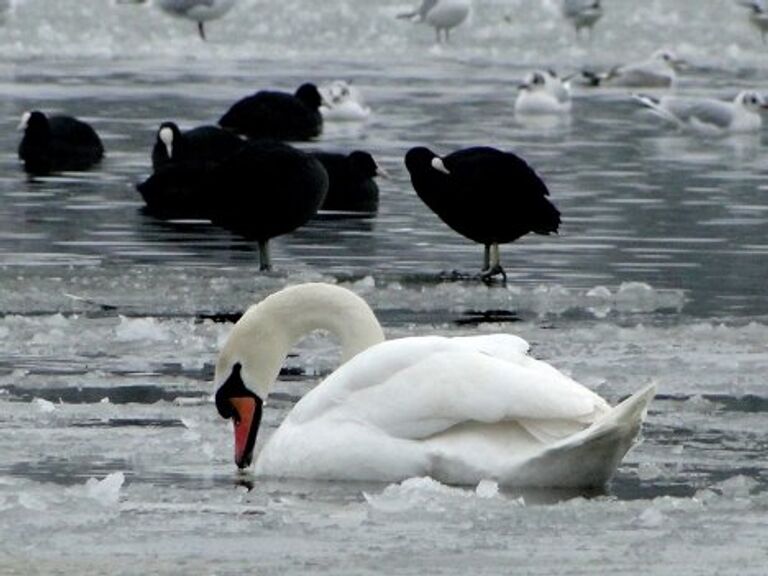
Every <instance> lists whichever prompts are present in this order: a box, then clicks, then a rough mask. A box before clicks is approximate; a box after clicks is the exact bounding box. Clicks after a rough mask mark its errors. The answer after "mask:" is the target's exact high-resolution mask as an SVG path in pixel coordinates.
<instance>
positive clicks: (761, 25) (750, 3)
mask: <svg viewBox="0 0 768 576" xmlns="http://www.w3.org/2000/svg"><path fill="white" fill-rule="evenodd" d="M739 3H740V4H741V5H742V6H744V7H746V8H749V21H750V22H751V23H752V25H753V26H754V27H755V28H757V29H758V30H759V31H760V34H762V37H763V42H766V39H768V4H766V2H765V0H740V2H739Z"/></svg>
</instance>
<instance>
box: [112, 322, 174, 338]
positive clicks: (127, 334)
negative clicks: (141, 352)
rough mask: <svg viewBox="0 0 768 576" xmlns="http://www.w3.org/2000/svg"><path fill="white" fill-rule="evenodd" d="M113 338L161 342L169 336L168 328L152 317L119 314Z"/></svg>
mask: <svg viewBox="0 0 768 576" xmlns="http://www.w3.org/2000/svg"><path fill="white" fill-rule="evenodd" d="M115 338H116V339H117V340H121V341H128V342H132V341H137V340H151V341H157V342H162V341H165V340H168V339H169V338H170V333H169V331H168V328H166V327H165V326H163V325H162V324H161V323H160V322H158V321H157V320H155V319H154V318H126V317H125V316H120V324H118V326H117V327H116V328H115Z"/></svg>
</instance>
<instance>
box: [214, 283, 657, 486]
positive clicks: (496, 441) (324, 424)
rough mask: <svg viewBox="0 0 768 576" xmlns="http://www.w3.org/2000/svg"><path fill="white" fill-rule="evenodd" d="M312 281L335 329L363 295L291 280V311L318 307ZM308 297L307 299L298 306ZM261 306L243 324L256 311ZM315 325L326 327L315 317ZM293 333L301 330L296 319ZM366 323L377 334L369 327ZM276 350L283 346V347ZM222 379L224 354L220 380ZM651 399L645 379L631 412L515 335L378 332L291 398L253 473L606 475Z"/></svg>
mask: <svg viewBox="0 0 768 576" xmlns="http://www.w3.org/2000/svg"><path fill="white" fill-rule="evenodd" d="M313 286H314V287H318V288H317V290H319V291H320V292H323V293H324V295H325V296H326V297H329V298H330V300H331V307H332V308H334V309H335V313H334V314H333V315H332V316H333V317H330V316H329V318H328V320H329V322H331V323H333V324H335V327H336V329H338V328H339V326H340V323H339V302H341V301H343V300H344V298H345V296H346V295H349V297H350V301H351V302H352V303H353V306H352V309H353V310H354V309H356V307H357V306H358V305H359V302H362V301H361V300H360V299H359V298H358V297H357V296H354V295H352V294H351V293H349V292H348V291H346V290H344V289H342V288H338V287H322V286H323V285H303V287H294V288H291V289H289V290H293V297H292V298H291V301H292V304H293V306H292V307H291V316H292V317H293V318H296V317H300V316H301V314H302V313H303V310H304V309H306V310H308V311H317V309H318V306H319V305H321V301H322V300H323V298H322V297H321V298H319V299H318V298H317V297H316V295H317V293H316V292H315V291H314V289H313V288H312V287H313ZM297 290H298V291H297ZM279 295H280V293H278V294H277V296H279ZM302 295H303V296H307V297H308V298H309V300H310V301H311V304H310V305H309V306H307V307H306V308H296V306H297V305H298V304H299V303H300V302H301V301H302V298H301V297H300V296H302ZM297 296H299V297H297ZM270 298H275V296H272V297H270ZM355 299H356V300H355ZM272 308H274V306H273V307H272ZM256 309H257V310H256V312H254V313H251V312H249V314H251V316H250V319H249V320H247V321H246V323H247V324H250V323H251V322H252V320H253V319H254V318H257V319H258V318H259V316H260V313H259V311H258V305H257V307H256ZM286 311H287V310H286ZM357 312H359V310H358V311H357ZM262 319H263V318H262ZM241 322H242V320H241ZM281 322H282V320H281ZM299 323H300V322H299ZM310 324H311V325H313V326H315V327H320V326H317V319H315V320H313V321H312V322H310ZM276 325H278V324H277V323H274V324H272V325H271V326H270V330H274V328H275V326H276ZM241 328H242V327H241ZM325 328H326V329H331V330H333V329H334V328H333V327H331V326H325ZM341 329H342V330H343V329H344V328H341ZM288 331H289V333H290V334H291V338H296V337H297V333H298V328H297V327H296V326H293V327H289V328H288ZM364 332H367V333H370V334H373V330H372V327H371V326H369V327H368V328H367V329H366V330H365V331H364ZM245 333H248V334H250V336H255V335H256V332H255V331H253V330H252V329H250V328H249V329H248V330H246V331H243V330H242V329H241V330H240V331H239V335H242V334H245ZM269 333H270V332H266V333H265V334H269ZM340 340H341V341H342V342H343V341H344V335H343V334H342V335H341V337H340ZM371 340H375V338H371ZM241 346H242V347H241ZM258 346H260V344H257V343H256V342H254V347H258ZM280 348H281V349H285V350H286V352H287V349H286V348H285V346H284V345H282V344H281V346H280ZM225 349H228V351H227V355H229V356H232V354H233V353H234V356H236V357H237V358H238V361H239V362H242V363H243V373H245V372H246V369H247V368H248V365H249V363H250V361H251V360H253V359H254V358H255V357H251V356H250V352H248V348H247V347H246V346H245V343H244V342H242V341H240V340H238V339H237V337H236V342H234V343H233V342H232V338H230V341H229V342H228V343H227V345H226V346H225ZM281 353H282V352H281ZM283 358H284V355H283V357H282V358H281V361H282V359H283ZM231 362H232V358H230V359H228V360H227V361H226V362H224V365H231ZM224 378H226V369H225V368H223V367H221V362H220V366H217V381H221V380H223V379H224ZM245 383H246V386H248V387H249V388H251V389H253V390H254V391H257V390H262V389H263V388H262V386H261V385H260V384H258V383H255V382H253V383H250V384H249V381H248V378H247V377H246V378H245ZM651 397H652V390H650V389H646V390H644V391H643V392H641V393H639V394H638V395H636V396H634V397H632V398H631V399H630V400H631V402H630V404H631V406H632V409H631V410H630V409H627V408H626V407H624V408H622V406H624V405H620V406H619V407H616V408H614V409H612V408H611V407H610V406H609V405H608V404H607V403H606V402H605V400H603V399H602V398H600V397H599V396H597V395H596V394H594V393H593V392H591V391H590V390H588V389H587V388H585V387H584V386H582V385H580V384H578V383H577V382H575V381H574V380H572V379H571V378H569V377H567V376H565V375H564V374H562V373H561V372H559V371H558V370H556V369H555V368H554V367H552V366H550V365H549V364H546V363H544V362H541V361H539V360H536V359H534V358H532V357H530V356H529V355H528V344H527V343H526V342H525V340H523V339H521V338H518V337H517V336H512V335H507V334H497V335H483V336H475V337H458V338H445V337H440V336H425V337H411V338H402V339H397V340H390V341H385V342H379V343H374V344H372V345H370V346H368V347H367V348H366V349H364V350H362V351H359V352H357V353H356V354H353V355H352V357H351V358H350V359H349V360H348V361H347V362H346V363H344V364H343V365H342V366H341V367H339V368H338V369H337V370H336V371H335V372H333V373H332V374H331V375H330V376H328V377H327V378H326V379H325V380H323V381H322V382H321V383H320V384H318V385H317V386H316V387H315V388H314V389H313V390H311V391H310V392H309V393H307V394H306V395H305V396H304V397H303V398H302V399H301V400H300V401H299V402H298V403H297V404H296V405H295V407H294V408H293V409H292V410H291V411H290V413H289V414H288V416H287V417H286V418H285V420H284V421H283V423H282V424H281V425H280V426H279V428H278V429H277V430H276V431H275V432H274V433H273V434H272V436H271V437H270V438H269V439H268V440H267V442H266V443H265V445H264V447H263V449H262V450H261V452H260V453H259V454H258V456H257V460H256V465H255V472H256V474H257V475H265V476H278V477H305V478H306V477H308V478H317V479H346V480H376V481H397V480H402V479H405V478H408V477H411V476H423V475H430V476H432V477H434V478H436V479H437V480H440V481H442V482H447V483H460V484H465V483H477V482H479V481H480V480H482V479H493V480H496V481H497V482H499V483H500V484H502V485H531V484H533V485H539V486H583V485H599V484H602V483H605V482H606V481H607V480H608V479H609V478H610V476H611V475H612V473H613V471H614V470H615V468H616V466H617V464H618V462H619V461H620V460H621V458H622V457H623V455H624V454H625V453H626V451H627V450H628V449H629V448H630V447H631V445H632V443H633V441H634V438H635V436H636V434H637V432H638V430H639V427H640V423H641V422H642V418H643V411H644V409H645V406H646V405H647V403H648V402H649V401H650V399H651ZM617 411H620V412H617ZM584 462H590V463H591V464H590V466H585V465H583V464H582V463H584Z"/></svg>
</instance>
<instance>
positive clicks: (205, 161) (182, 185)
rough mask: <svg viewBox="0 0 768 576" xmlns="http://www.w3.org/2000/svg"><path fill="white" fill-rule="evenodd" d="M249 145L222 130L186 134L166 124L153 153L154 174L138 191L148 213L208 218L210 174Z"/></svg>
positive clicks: (201, 128) (206, 128) (213, 128)
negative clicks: (244, 146)
mask: <svg viewBox="0 0 768 576" xmlns="http://www.w3.org/2000/svg"><path fill="white" fill-rule="evenodd" d="M244 144H245V142H244V141H243V140H241V139H240V138H238V137H237V136H235V135H234V134H232V133H231V132H227V131H226V130H222V129H221V128H219V127H218V126H199V127H197V128H193V129H191V130H187V131H185V132H182V131H181V130H179V127H178V126H177V125H176V124H175V123H173V122H163V123H162V124H161V125H160V128H159V129H158V131H157V136H156V139H155V145H154V147H153V149H152V167H153V168H154V173H153V174H152V175H151V176H150V177H149V178H147V179H146V180H145V181H144V182H142V183H141V184H139V185H138V186H137V187H136V189H137V190H138V191H139V193H140V194H141V196H142V198H143V199H144V202H145V203H146V205H147V212H149V213H150V214H152V215H153V216H157V217H160V218H175V219H186V218H195V219H198V218H207V217H208V213H209V207H208V203H209V196H211V195H212V194H214V195H215V192H211V190H210V187H209V182H208V180H209V172H210V171H211V170H213V169H215V168H216V166H218V165H219V164H220V163H221V162H223V161H224V160H226V159H227V158H229V157H230V156H232V155H233V154H235V153H236V152H237V151H238V150H239V149H240V148H241V147H242V146H243V145H244Z"/></svg>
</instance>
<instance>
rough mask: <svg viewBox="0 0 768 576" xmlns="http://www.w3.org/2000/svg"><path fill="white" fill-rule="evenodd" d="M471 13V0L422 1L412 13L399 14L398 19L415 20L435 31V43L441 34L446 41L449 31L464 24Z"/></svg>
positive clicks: (439, 39)
mask: <svg viewBox="0 0 768 576" xmlns="http://www.w3.org/2000/svg"><path fill="white" fill-rule="evenodd" d="M471 11H472V2H471V0H422V2H421V5H420V6H419V7H418V8H416V9H415V10H414V11H413V12H408V13H404V14H400V15H399V16H398V17H399V18H416V21H418V22H425V23H426V24H429V25H430V26H432V27H433V28H434V29H435V33H436V35H437V41H438V42H440V41H441V36H440V34H441V32H442V33H443V34H444V36H445V39H446V40H448V38H449V34H450V31H451V30H452V29H453V28H455V27H456V26H458V25H459V24H461V23H462V22H464V21H465V20H466V19H467V17H468V16H469V14H470V12H471Z"/></svg>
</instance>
